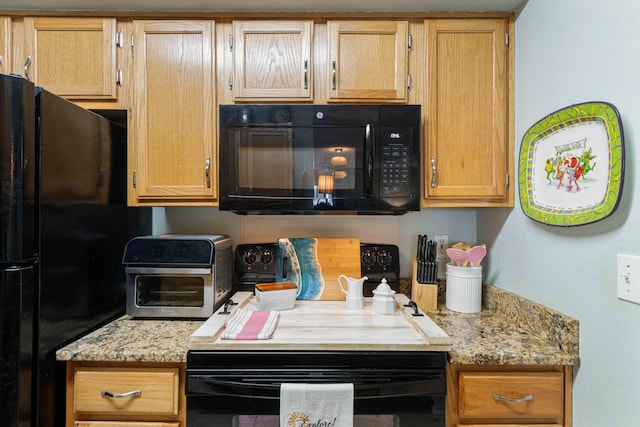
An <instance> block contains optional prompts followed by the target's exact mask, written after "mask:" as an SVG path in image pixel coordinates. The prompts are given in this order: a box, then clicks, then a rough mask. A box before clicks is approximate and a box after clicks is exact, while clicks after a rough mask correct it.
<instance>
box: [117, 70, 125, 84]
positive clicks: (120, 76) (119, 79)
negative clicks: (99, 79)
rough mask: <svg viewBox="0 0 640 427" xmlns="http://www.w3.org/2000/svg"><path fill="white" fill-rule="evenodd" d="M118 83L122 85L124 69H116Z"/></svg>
mask: <svg viewBox="0 0 640 427" xmlns="http://www.w3.org/2000/svg"><path fill="white" fill-rule="evenodd" d="M116 84H117V85H118V86H122V84H123V78H122V70H120V69H118V70H116Z"/></svg>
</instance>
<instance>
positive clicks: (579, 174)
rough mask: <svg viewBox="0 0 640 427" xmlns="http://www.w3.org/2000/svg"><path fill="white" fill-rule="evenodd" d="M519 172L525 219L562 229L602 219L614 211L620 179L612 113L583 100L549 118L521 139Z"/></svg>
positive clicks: (619, 140)
mask: <svg viewBox="0 0 640 427" xmlns="http://www.w3.org/2000/svg"><path fill="white" fill-rule="evenodd" d="M519 169H520V170H519V181H520V205H521V207H522V210H523V211H524V213H525V215H527V216H528V217H529V218H531V219H533V220H535V221H538V222H541V223H543V224H549V225H556V226H563V227H570V226H575V225H584V224H590V223H593V222H596V221H600V220H602V219H605V218H606V217H608V216H609V215H611V214H612V213H613V212H614V211H615V210H616V208H617V207H618V203H619V201H620V196H621V195H622V184H623V179H624V136H623V133H622V123H621V121H620V115H619V113H618V110H617V109H616V108H615V107H614V106H613V105H611V104H608V103H606V102H586V103H583V104H575V105H571V106H569V107H566V108H563V109H561V110H558V111H556V112H554V113H551V114H549V115H548V116H546V117H545V118H543V119H542V120H540V121H538V122H537V123H536V124H534V125H533V126H531V127H530V128H529V130H528V131H527V132H526V133H525V134H524V136H523V137H522V145H521V146H520V163H519Z"/></svg>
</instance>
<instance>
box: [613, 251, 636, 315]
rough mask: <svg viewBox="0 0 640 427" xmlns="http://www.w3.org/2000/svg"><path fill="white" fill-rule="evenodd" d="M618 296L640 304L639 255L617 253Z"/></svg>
mask: <svg viewBox="0 0 640 427" xmlns="http://www.w3.org/2000/svg"><path fill="white" fill-rule="evenodd" d="M617 273H618V276H617V277H618V280H617V284H618V298H619V299H623V300H625V301H631V302H635V303H636V304H640V256H637V255H625V254H618V262H617Z"/></svg>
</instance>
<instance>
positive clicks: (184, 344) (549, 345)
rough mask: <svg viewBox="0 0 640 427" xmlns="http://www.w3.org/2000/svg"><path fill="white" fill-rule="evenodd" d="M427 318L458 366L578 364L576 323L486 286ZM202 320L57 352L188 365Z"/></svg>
mask: <svg viewBox="0 0 640 427" xmlns="http://www.w3.org/2000/svg"><path fill="white" fill-rule="evenodd" d="M427 314H428V315H429V317H430V318H431V319H432V320H433V321H434V322H435V323H436V324H437V325H438V326H439V327H440V328H442V329H443V330H444V331H445V332H446V333H447V334H448V335H449V336H450V337H451V341H452V344H451V351H450V352H449V361H450V363H454V364H489V365H577V364H578V363H579V362H580V357H579V351H578V342H579V336H578V327H579V324H578V321H577V320H575V319H572V318H569V317H567V316H564V315H563V314H561V313H558V312H556V311H553V310H550V309H548V308H546V307H543V306H540V305H539V304H536V303H533V302H531V301H528V300H526V299H523V298H520V297H518V296H516V295H513V294H510V293H508V292H505V291H501V290H500V289H498V288H495V287H493V286H489V285H485V287H484V292H483V310H482V311H481V312H480V313H474V314H463V313H456V312H453V311H450V310H448V309H446V307H445V306H444V304H440V305H439V309H438V311H437V312H430V313H427ZM203 323H204V320H151V319H145V320H137V319H132V318H131V317H129V316H126V315H125V316H122V317H121V318H119V319H116V320H114V321H113V322H111V323H109V324H107V325H105V326H104V327H102V328H100V329H97V330H96V331H94V332H92V333H90V334H88V335H86V336H84V337H83V338H80V339H79V340H77V341H75V342H73V343H71V344H69V345H67V346H66V347H63V348H62V349H60V350H58V351H57V353H56V357H57V359H58V360H60V361H99V362H161V363H162V362H173V363H175V362H178V363H183V362H186V354H187V350H188V349H189V337H190V335H191V334H192V333H193V332H194V331H195V330H196V329H198V328H199V327H200V326H201V325H202V324H203Z"/></svg>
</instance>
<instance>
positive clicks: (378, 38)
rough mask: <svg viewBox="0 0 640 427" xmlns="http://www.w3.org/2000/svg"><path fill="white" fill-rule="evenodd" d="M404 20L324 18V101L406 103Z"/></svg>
mask: <svg viewBox="0 0 640 427" xmlns="http://www.w3.org/2000/svg"><path fill="white" fill-rule="evenodd" d="M408 28H409V24H408V22H407V21H375V20H359V21H328V22H327V33H328V35H327V37H328V57H327V62H328V63H327V79H328V81H327V83H326V84H327V89H328V91H327V93H328V95H327V100H328V101H329V102H331V101H334V102H335V101H341V102H358V101H359V102H407V81H408V79H409V77H408V74H409V70H408V55H409V49H408V45H409V29H408Z"/></svg>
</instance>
